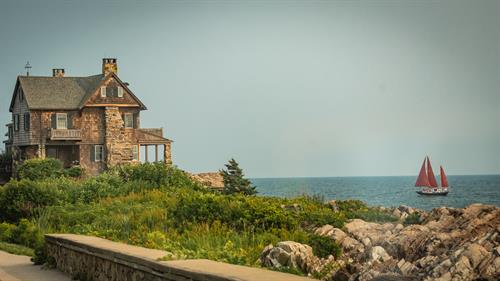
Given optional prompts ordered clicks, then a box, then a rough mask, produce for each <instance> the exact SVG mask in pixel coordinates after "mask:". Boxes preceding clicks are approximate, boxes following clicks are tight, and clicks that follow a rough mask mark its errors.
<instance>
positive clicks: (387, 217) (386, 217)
mask: <svg viewBox="0 0 500 281" xmlns="http://www.w3.org/2000/svg"><path fill="white" fill-rule="evenodd" d="M337 206H338V208H339V211H341V212H343V213H345V215H346V217H347V218H348V219H362V220H365V221H372V222H394V221H397V220H398V218H397V217H395V216H393V215H392V214H390V213H388V212H386V211H381V210H380V209H379V208H374V207H369V206H368V205H366V204H365V203H364V202H362V201H360V200H345V201H337Z"/></svg>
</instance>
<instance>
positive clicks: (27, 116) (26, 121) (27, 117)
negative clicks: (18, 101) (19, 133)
mask: <svg viewBox="0 0 500 281" xmlns="http://www.w3.org/2000/svg"><path fill="white" fill-rule="evenodd" d="M29 129H30V114H29V113H24V130H25V131H28V130H29Z"/></svg>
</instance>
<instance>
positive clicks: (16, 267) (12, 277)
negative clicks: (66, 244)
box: [0, 251, 71, 281]
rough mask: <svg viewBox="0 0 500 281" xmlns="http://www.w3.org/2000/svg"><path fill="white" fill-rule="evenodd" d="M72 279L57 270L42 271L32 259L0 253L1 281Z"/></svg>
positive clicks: (59, 280)
mask: <svg viewBox="0 0 500 281" xmlns="http://www.w3.org/2000/svg"><path fill="white" fill-rule="evenodd" d="M70 280H71V278H70V277H69V276H67V275H65V274H63V273H61V272H59V271H57V270H54V269H52V270H45V269H41V266H39V265H33V263H32V262H31V261H30V257H27V256H18V255H12V254H9V253H6V252H3V251H0V281H70Z"/></svg>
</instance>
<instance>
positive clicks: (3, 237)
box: [0, 219, 43, 249]
mask: <svg viewBox="0 0 500 281" xmlns="http://www.w3.org/2000/svg"><path fill="white" fill-rule="evenodd" d="M0 241H4V242H9V243H15V244H19V245H23V246H26V247H29V248H32V249H34V248H37V247H40V246H41V245H42V244H43V234H42V232H41V231H40V229H39V228H38V227H37V226H36V225H35V224H34V223H32V222H30V221H28V220H26V219H21V220H20V221H19V223H18V224H17V225H14V224H9V223H5V222H3V223H0Z"/></svg>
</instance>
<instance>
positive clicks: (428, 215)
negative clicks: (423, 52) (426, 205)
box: [263, 204, 500, 281]
mask: <svg viewBox="0 0 500 281" xmlns="http://www.w3.org/2000/svg"><path fill="white" fill-rule="evenodd" d="M388 211H390V212H392V213H393V214H394V215H396V216H398V217H399V218H400V219H401V220H400V222H405V220H406V219H407V218H408V217H409V216H413V217H412V218H411V221H412V222H415V220H418V221H419V223H420V224H411V225H407V226H404V225H403V224H401V223H384V224H379V223H371V222H365V221H363V220H359V219H354V220H351V221H349V222H348V223H347V224H346V225H345V226H344V228H343V229H338V228H335V227H333V226H330V225H324V226H322V227H319V228H317V229H315V233H316V234H318V235H321V236H325V237H329V238H331V239H333V240H335V241H337V242H338V243H339V245H341V247H342V248H343V255H342V257H340V258H339V260H337V261H336V264H337V265H339V266H338V267H332V272H331V274H330V275H328V276H333V277H330V279H328V278H326V279H324V280H359V281H363V280H425V281H431V280H436V281H438V280H439V281H445V280H450V281H461V280H500V234H499V232H500V208H498V207H495V206H490V205H482V204H473V205H470V206H468V207H466V208H463V209H458V208H448V207H442V208H437V209H434V210H432V211H430V212H424V211H422V210H416V209H413V208H409V207H405V206H401V207H399V208H395V209H393V210H388ZM414 214H416V215H414ZM408 220H410V219H408ZM408 220H407V221H406V222H408ZM273 249H274V248H273ZM268 250H269V249H268ZM275 251H280V250H275ZM307 253H308V256H309V255H312V252H307ZM316 259H317V258H316ZM301 261H305V263H306V264H304V265H300V266H298V268H301V269H302V270H304V271H305V272H308V273H311V271H310V270H311V267H310V266H308V265H307V263H309V262H310V263H314V262H313V261H314V257H309V258H308V259H304V260H302V259H301ZM263 264H265V265H266V266H269V267H276V265H275V264H272V263H269V262H267V263H266V262H264V261H263ZM280 264H282V263H281V262H280ZM313 269H314V268H313ZM314 270H318V269H317V268H315V269H314ZM333 271H335V272H333Z"/></svg>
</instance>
